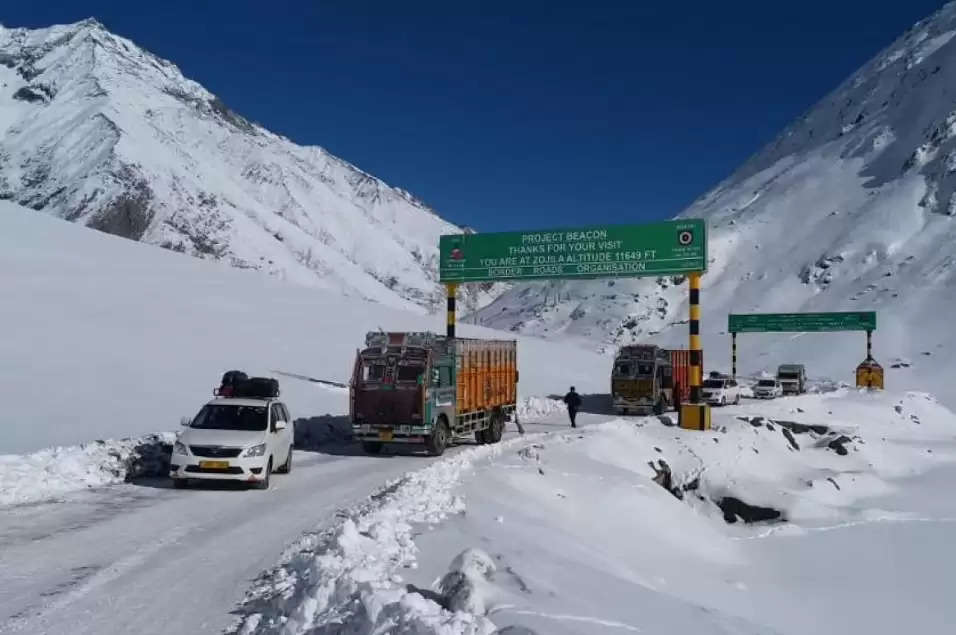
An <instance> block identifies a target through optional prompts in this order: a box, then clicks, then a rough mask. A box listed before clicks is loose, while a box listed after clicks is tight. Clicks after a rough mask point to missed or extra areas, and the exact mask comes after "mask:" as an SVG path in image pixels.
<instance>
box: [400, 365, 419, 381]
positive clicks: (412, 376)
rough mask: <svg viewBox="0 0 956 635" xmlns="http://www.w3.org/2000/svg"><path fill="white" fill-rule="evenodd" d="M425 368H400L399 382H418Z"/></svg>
mask: <svg viewBox="0 0 956 635" xmlns="http://www.w3.org/2000/svg"><path fill="white" fill-rule="evenodd" d="M424 372H425V367H424V366H420V365H418V364H405V365H402V366H399V367H398V381H418V378H419V377H420V376H421V375H422V373H424Z"/></svg>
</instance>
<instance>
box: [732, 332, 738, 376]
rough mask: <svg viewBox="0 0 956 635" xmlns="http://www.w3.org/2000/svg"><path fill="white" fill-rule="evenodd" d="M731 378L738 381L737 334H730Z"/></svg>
mask: <svg viewBox="0 0 956 635" xmlns="http://www.w3.org/2000/svg"><path fill="white" fill-rule="evenodd" d="M730 376H731V377H733V378H734V380H736V379H737V333H736V332H734V333H731V334H730Z"/></svg>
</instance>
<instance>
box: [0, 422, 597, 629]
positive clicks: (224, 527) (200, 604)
mask: <svg viewBox="0 0 956 635" xmlns="http://www.w3.org/2000/svg"><path fill="white" fill-rule="evenodd" d="M588 418H589V419H590V418H591V417H588ZM593 418H594V419H595V420H601V419H603V418H602V417H593ZM510 427H511V426H510V425H509V428H510ZM561 427H564V426H561ZM526 429H528V431H529V432H536V431H543V430H548V429H553V426H551V425H536V424H530V425H526ZM513 434H514V432H513V431H510V430H509V432H508V436H511V435H513ZM325 451H326V452H328V453H319V452H302V451H297V452H296V456H295V460H294V469H293V471H292V474H290V475H288V476H285V475H276V476H275V477H274V478H273V480H272V487H271V489H269V490H268V491H256V490H244V489H239V488H236V487H232V486H230V485H229V484H225V485H223V486H219V487H205V488H203V487H196V488H193V489H188V490H174V489H172V488H171V483H170V482H169V481H168V480H166V479H149V480H144V481H142V482H139V483H136V484H123V485H117V486H113V487H106V488H102V489H95V490H89V491H85V492H81V493H77V494H74V495H70V496H67V497H65V498H64V499H62V501H60V502H54V503H45V504H37V505H22V506H17V507H9V508H5V509H4V510H3V513H2V514H0V544H2V545H3V548H2V549H0V633H21V632H22V633H50V634H56V633H71V634H82V633H91V634H92V633H105V632H117V633H118V632H122V633H159V632H174V633H176V632H181V633H187V632H219V631H220V630H221V629H223V628H224V627H225V626H227V625H228V624H229V623H230V622H231V620H232V618H231V617H230V611H232V610H233V609H234V608H235V607H236V604H237V603H238V602H239V600H241V599H242V596H243V593H244V592H245V590H246V589H247V588H249V586H250V583H251V581H252V580H253V579H254V578H255V577H256V576H257V575H258V574H259V573H260V572H262V571H264V570H266V569H268V568H270V567H272V566H273V565H275V563H276V562H277V560H278V559H279V556H280V554H281V553H282V550H283V549H284V548H285V547H286V546H287V545H289V544H290V543H291V542H293V541H294V540H295V539H296V538H298V537H299V536H300V535H301V534H302V533H303V532H305V531H308V530H314V529H316V528H317V527H319V526H322V525H323V524H325V523H327V522H328V521H329V520H330V519H331V517H332V516H333V514H334V513H335V511H336V510H338V509H341V508H343V507H345V506H348V505H350V504H352V503H354V502H357V501H359V500H361V499H362V498H364V497H366V496H367V495H369V494H371V493H373V492H374V491H375V490H376V489H377V488H379V487H380V486H382V485H384V484H385V482H386V481H388V480H389V479H392V478H395V477H398V476H400V475H402V474H404V473H405V472H407V471H409V470H415V469H420V468H423V467H425V466H427V465H428V464H429V463H430V462H432V461H434V460H436V459H433V458H429V457H426V456H422V455H415V456H408V455H387V454H386V455H383V456H380V457H368V456H364V455H362V454H361V451H360V450H359V449H358V447H357V446H353V445H347V444H343V445H336V446H329V447H328V448H327V449H326V450H325ZM457 451H460V448H453V449H451V450H449V451H448V453H446V456H447V455H448V454H451V453H454V452H457Z"/></svg>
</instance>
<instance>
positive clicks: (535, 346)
mask: <svg viewBox="0 0 956 635" xmlns="http://www.w3.org/2000/svg"><path fill="white" fill-rule="evenodd" d="M0 289H2V292H3V293H2V296H3V298H2V302H0V333H3V337H0V385H2V386H3V395H4V407H3V409H2V412H0V428H2V430H3V434H2V435H0V454H3V453H8V452H25V451H28V450H33V449H38V448H42V447H45V446H50V445H67V444H74V443H82V442H86V441H93V440H95V439H105V438H111V437H113V438H119V437H131V436H137V435H141V434H146V433H150V432H159V431H164V430H175V429H177V428H178V424H179V419H180V417H182V416H192V415H193V414H195V412H196V411H197V410H198V408H199V407H200V406H201V405H202V404H203V403H204V402H205V401H206V400H208V399H209V398H210V396H211V390H212V388H213V386H214V384H215V383H216V382H217V381H218V378H219V376H220V375H221V373H222V372H223V371H225V370H228V369H230V368H242V369H245V370H247V371H249V372H251V373H256V374H269V375H273V376H276V377H278V378H279V379H280V381H281V384H282V395H283V398H284V399H285V400H286V401H287V402H288V404H289V407H290V410H291V411H292V414H293V416H295V417H297V418H298V417H315V416H319V415H324V414H326V413H331V414H333V415H341V414H343V413H345V412H347V411H348V395H347V392H346V391H344V390H341V389H334V388H329V389H326V388H322V387H321V386H319V385H316V384H314V383H311V382H308V381H299V380H295V379H292V378H290V377H288V376H282V375H278V374H276V371H281V372H285V373H293V374H298V375H306V376H309V377H318V378H323V379H331V380H337V381H345V380H347V378H348V375H349V372H350V369H351V366H352V360H353V359H354V354H355V350H356V348H358V347H359V346H361V345H362V342H364V336H365V332H367V331H370V330H375V329H377V328H384V329H389V330H439V331H440V330H441V329H442V328H443V327H444V320H443V319H440V318H439V317H437V316H424V315H420V314H416V313H413V312H407V311H399V310H396V309H391V308H388V307H385V306H383V305H381V304H377V303H371V302H366V301H361V300H357V299H349V298H343V297H342V296H341V295H340V294H338V293H333V292H327V291H322V290H318V289H311V288H305V287H301V286H299V285H292V284H287V283H283V282H281V281H278V280H274V279H270V278H267V277H265V276H262V275H260V274H258V273H255V272H250V271H238V270H235V269H231V268H229V267H227V266H225V265H223V264H221V263H215V262H205V261H201V260H197V259H195V258H189V257H187V256H184V255H182V254H176V253H172V252H169V251H164V250H162V249H156V248H154V247H150V246H148V245H143V244H139V243H135V242H132V241H128V240H124V239H120V238H117V237H115V236H110V235H107V234H103V233H101V232H96V231H92V230H90V229H87V228H84V227H80V226H77V225H74V224H71V223H67V222H64V221H62V220H59V219H56V218H51V217H49V216H46V215H43V214H37V213H36V212H32V211H30V210H27V209H23V208H19V207H17V206H16V205H13V204H12V203H9V202H4V201H0ZM462 331H463V334H466V335H467V334H473V335H476V334H480V335H484V336H493V337H494V336H501V335H502V334H501V333H490V332H489V331H487V330H485V329H479V328H475V327H471V326H463V327H462ZM518 346H519V349H518V350H519V365H520V367H521V386H520V390H521V393H522V394H523V395H537V394H548V393H550V392H559V391H563V390H566V389H567V386H568V385H569V384H576V385H577V386H578V387H579V388H580V389H581V390H582V391H597V390H599V389H600V388H601V387H603V386H604V383H605V380H604V375H605V374H606V373H607V369H608V364H609V362H608V360H607V359H606V358H604V357H602V356H599V355H597V354H594V353H592V352H589V351H586V350H583V349H577V350H575V349H573V348H570V347H566V346H561V345H556V344H553V343H550V342H545V341H542V340H538V339H534V338H522V339H521V341H520V342H519V345H518Z"/></svg>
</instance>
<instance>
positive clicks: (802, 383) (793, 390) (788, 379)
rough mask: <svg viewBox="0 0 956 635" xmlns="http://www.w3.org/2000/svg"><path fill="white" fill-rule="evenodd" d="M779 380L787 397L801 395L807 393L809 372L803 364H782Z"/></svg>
mask: <svg viewBox="0 0 956 635" xmlns="http://www.w3.org/2000/svg"><path fill="white" fill-rule="evenodd" d="M777 380H778V381H779V382H780V387H781V388H782V389H783V394H785V395H800V394H803V393H804V392H806V391H807V371H806V368H805V367H804V365H803V364H781V365H780V366H779V367H778V368H777Z"/></svg>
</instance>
